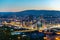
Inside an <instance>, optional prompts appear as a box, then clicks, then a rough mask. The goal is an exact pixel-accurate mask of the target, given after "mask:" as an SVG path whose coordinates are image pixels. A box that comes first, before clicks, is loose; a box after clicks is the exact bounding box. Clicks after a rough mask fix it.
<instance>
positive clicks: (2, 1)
mask: <svg viewBox="0 0 60 40" xmlns="http://www.w3.org/2000/svg"><path fill="white" fill-rule="evenodd" d="M23 10H60V0H0V11H23Z"/></svg>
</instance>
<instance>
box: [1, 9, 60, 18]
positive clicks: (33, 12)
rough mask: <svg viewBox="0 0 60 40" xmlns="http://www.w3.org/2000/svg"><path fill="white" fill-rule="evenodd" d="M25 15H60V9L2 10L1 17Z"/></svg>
mask: <svg viewBox="0 0 60 40" xmlns="http://www.w3.org/2000/svg"><path fill="white" fill-rule="evenodd" d="M13 15H16V16H25V15H34V16H40V15H43V16H57V17H60V11H54V10H25V11H21V12H0V17H9V16H13Z"/></svg>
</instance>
